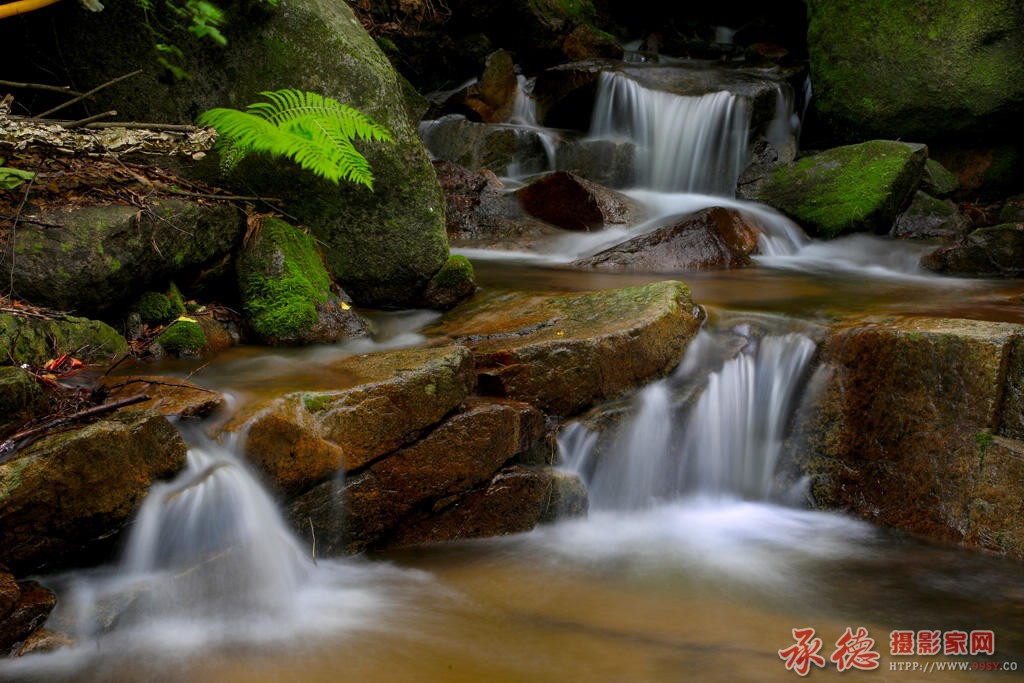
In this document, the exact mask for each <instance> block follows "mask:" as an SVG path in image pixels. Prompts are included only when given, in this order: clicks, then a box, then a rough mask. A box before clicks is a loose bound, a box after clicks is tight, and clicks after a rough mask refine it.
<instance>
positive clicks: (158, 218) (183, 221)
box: [14, 199, 242, 314]
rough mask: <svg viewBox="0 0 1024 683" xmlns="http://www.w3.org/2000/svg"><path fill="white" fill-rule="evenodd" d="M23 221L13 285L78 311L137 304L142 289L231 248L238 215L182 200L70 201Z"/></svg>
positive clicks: (225, 208)
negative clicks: (34, 221) (35, 222)
mask: <svg viewBox="0 0 1024 683" xmlns="http://www.w3.org/2000/svg"><path fill="white" fill-rule="evenodd" d="M39 215H40V219H41V220H43V221H45V222H48V223H54V224H59V225H61V226H62V227H61V228H60V229H54V228H42V227H39V226H33V225H31V224H28V223H23V224H21V226H19V228H18V231H17V233H16V235H15V254H16V258H17V259H18V267H17V269H16V270H15V272H14V286H15V288H16V289H17V291H18V292H19V293H20V294H21V295H22V296H24V297H25V298H27V299H29V300H30V301H32V302H34V303H37V304H42V305H46V306H52V307H54V308H59V309H62V310H74V311H76V312H79V313H88V314H95V313H103V312H107V311H111V310H116V309H118V308H121V307H127V306H129V305H130V304H132V303H134V302H133V301H131V300H130V299H127V297H129V296H132V295H135V296H137V293H138V292H139V291H140V290H146V289H150V288H152V287H154V285H155V286H158V287H163V286H166V284H167V282H168V280H170V279H172V278H173V277H175V276H178V275H183V274H188V273H195V272H196V271H197V270H198V269H199V268H201V267H202V266H204V265H206V264H208V263H211V262H212V261H215V260H217V259H219V258H220V257H222V256H223V255H224V254H226V253H228V252H229V251H231V250H232V249H233V248H234V247H235V243H236V241H237V240H238V238H239V237H240V236H241V234H242V233H241V230H242V217H241V214H240V213H239V212H238V210H237V209H236V208H235V207H234V206H231V205H229V204H200V203H197V202H191V201H184V200H176V199H170V200H159V201H152V202H148V203H147V204H146V206H145V207H144V208H143V209H141V210H140V209H139V208H138V207H136V206H130V205H127V204H107V205H98V206H81V207H79V206H68V207H65V208H63V209H54V210H48V211H43V212H41V213H40V214H39Z"/></svg>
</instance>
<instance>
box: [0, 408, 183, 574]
mask: <svg viewBox="0 0 1024 683" xmlns="http://www.w3.org/2000/svg"><path fill="white" fill-rule="evenodd" d="M186 450H187V448H186V446H185V443H184V441H182V439H181V436H180V435H179V434H178V431H177V430H176V429H175V428H174V426H172V425H171V424H170V423H169V422H168V421H167V420H166V419H165V418H164V417H162V416H161V415H159V414H157V413H156V412H153V411H145V410H128V409H123V410H120V411H118V412H116V413H114V414H113V415H110V416H108V417H106V418H105V419H103V420H100V421H98V422H94V423H92V424H89V425H85V426H80V427H76V428H74V429H71V430H67V431H54V432H51V433H49V434H47V435H46V436H44V437H43V438H41V439H40V440H38V441H36V442H35V443H32V444H30V445H28V446H26V447H25V448H23V449H22V450H20V451H18V452H17V453H16V454H15V456H14V457H13V458H11V459H9V460H7V461H6V462H4V463H3V464H0V563H3V564H6V565H8V566H9V567H11V568H12V569H13V570H15V571H17V572H26V573H27V572H37V571H40V570H43V569H50V570H52V569H57V568H64V567H69V566H82V565H83V564H86V563H99V562H104V561H109V560H110V559H111V555H112V552H113V550H114V548H115V546H116V543H117V540H118V534H119V533H120V532H121V531H122V530H123V529H124V528H125V527H126V526H127V525H128V523H129V521H130V520H131V518H132V517H133V516H134V515H135V512H136V511H137V510H138V508H139V505H141V503H142V500H143V499H144V498H145V497H146V494H147V493H148V492H149V487H150V485H151V484H152V483H153V482H154V481H155V480H157V479H162V478H167V477H171V476H173V475H174V474H176V473H178V472H179V471H180V470H181V469H182V468H184V466H185V452H186Z"/></svg>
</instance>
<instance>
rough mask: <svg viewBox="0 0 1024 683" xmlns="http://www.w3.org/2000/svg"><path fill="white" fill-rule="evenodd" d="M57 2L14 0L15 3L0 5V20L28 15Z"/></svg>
mask: <svg viewBox="0 0 1024 683" xmlns="http://www.w3.org/2000/svg"><path fill="white" fill-rule="evenodd" d="M57 2H60V0H16V1H15V2H9V3H7V4H6V5H0V19H6V18H7V17H16V16H18V15H19V14H28V13H29V12H34V11H35V10H37V9H42V8H44V7H48V6H49V5H53V4H54V3H57Z"/></svg>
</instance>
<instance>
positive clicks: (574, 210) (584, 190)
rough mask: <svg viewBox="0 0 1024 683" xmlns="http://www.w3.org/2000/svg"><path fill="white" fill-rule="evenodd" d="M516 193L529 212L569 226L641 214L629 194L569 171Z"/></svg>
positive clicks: (595, 226)
mask: <svg viewBox="0 0 1024 683" xmlns="http://www.w3.org/2000/svg"><path fill="white" fill-rule="evenodd" d="M516 195H517V196H518V197H519V203H520V204H522V206H523V208H524V209H525V210H526V211H527V213H529V214H531V215H532V216H534V217H536V218H539V219H541V220H543V221H547V222H548V223H551V224H552V225H557V226H558V227H560V228H564V229H566V230H582V231H591V230H600V229H602V228H606V227H609V226H613V225H617V226H625V225H630V224H633V223H635V222H638V219H639V216H640V209H639V207H638V206H637V205H636V203H635V202H634V201H633V200H631V199H630V198H629V197H627V196H625V195H623V194H621V193H619V192H616V191H615V190H612V189H609V188H607V187H604V186H602V185H598V184H597V183H594V182H591V181H589V180H587V179H585V178H582V177H580V176H578V175H576V174H575V173H570V172H568V171H556V172H555V173H551V174H550V175H547V176H544V177H543V178H541V179H540V180H537V181H534V182H533V183H530V184H529V185H527V186H526V187H524V188H522V189H521V190H519V191H518V192H517V193H516Z"/></svg>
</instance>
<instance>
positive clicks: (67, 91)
mask: <svg viewBox="0 0 1024 683" xmlns="http://www.w3.org/2000/svg"><path fill="white" fill-rule="evenodd" d="M0 86H3V87H5V88H16V89H19V90H45V91H47V92H58V93H60V94H61V95H71V96H73V97H75V96H82V95H84V94H85V93H81V92H78V91H77V90H72V89H71V86H70V85H46V84H45V83H19V82H18V81H5V80H2V79H0Z"/></svg>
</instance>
